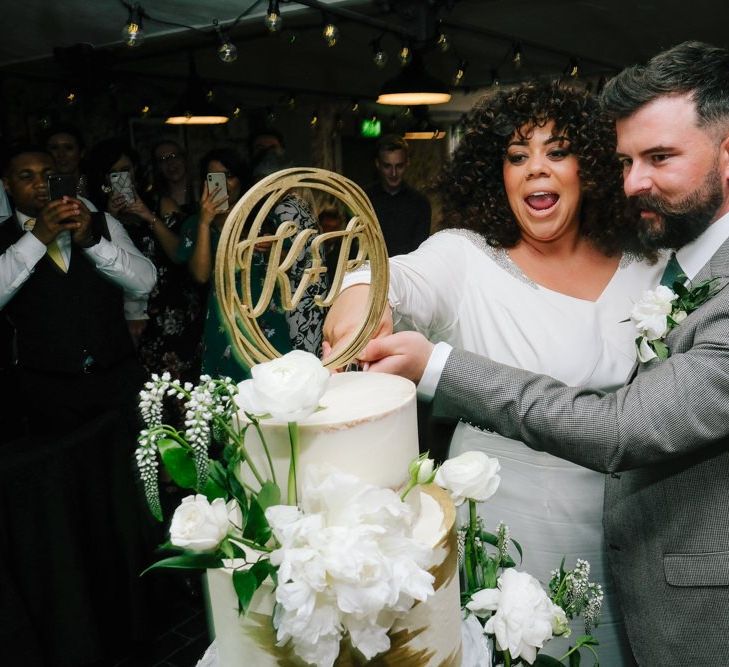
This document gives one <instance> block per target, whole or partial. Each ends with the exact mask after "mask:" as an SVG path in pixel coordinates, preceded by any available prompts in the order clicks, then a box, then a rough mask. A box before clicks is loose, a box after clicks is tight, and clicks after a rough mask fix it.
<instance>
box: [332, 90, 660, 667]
mask: <svg viewBox="0 0 729 667" xmlns="http://www.w3.org/2000/svg"><path fill="white" fill-rule="evenodd" d="M614 152H615V133H614V129H613V126H612V123H611V122H610V121H609V120H608V119H607V118H605V117H604V116H603V115H602V114H601V113H600V111H599V110H598V107H597V103H596V102H595V100H594V99H593V98H592V97H591V96H590V95H589V94H588V93H586V92H584V91H578V90H576V89H573V88H570V87H568V86H566V85H564V84H560V83H550V84H526V85H523V86H521V87H519V88H517V89H515V90H512V91H505V92H501V93H499V94H497V95H496V96H495V97H493V98H490V99H488V100H486V101H485V102H484V103H482V104H481V105H479V106H478V107H477V108H476V109H475V110H474V111H473V112H472V114H471V115H470V118H469V121H468V125H467V129H466V132H465V135H464V137H463V140H462V141H461V144H460V145H459V147H458V149H457V151H456V153H455V155H454V157H453V160H452V162H451V164H450V165H449V167H448V168H447V169H446V171H445V174H444V177H443V178H442V181H441V186H442V187H441V193H442V196H443V204H444V215H445V220H446V224H447V226H448V227H450V229H447V230H445V231H442V232H440V233H438V234H435V235H434V236H432V237H431V238H430V239H428V240H427V241H425V242H424V243H423V244H422V245H421V246H420V248H419V249H418V250H416V251H414V252H412V253H410V254H408V255H401V256H398V257H395V258H393V259H391V260H390V271H391V277H390V280H391V282H390V289H389V302H390V306H391V310H390V311H388V313H387V314H386V316H385V318H384V319H383V322H382V323H381V326H380V329H379V331H378V335H385V334H387V333H390V332H391V330H392V329H393V326H394V328H395V330H404V329H406V330H407V329H409V330H416V331H419V332H421V333H423V334H425V335H426V336H427V337H428V338H430V340H431V341H446V342H448V343H450V344H452V345H454V346H457V347H460V348H462V349H466V350H469V351H472V352H476V353H478V354H482V355H486V356H489V357H491V358H492V359H494V360H496V361H500V362H502V363H506V364H509V365H511V366H515V367H518V368H522V369H526V370H530V371H534V372H538V373H543V374H548V375H551V376H553V377H555V378H557V379H559V380H561V381H562V382H565V383H566V384H569V385H573V386H578V385H586V386H590V387H597V388H602V389H606V390H609V389H612V388H615V387H617V386H619V385H621V384H622V383H623V382H624V381H625V380H626V379H627V376H628V374H629V372H630V370H631V367H632V365H633V363H634V361H635V343H634V337H635V335H634V330H633V329H632V328H631V326H630V325H629V323H628V322H626V321H625V320H626V318H627V317H628V313H629V312H630V309H631V307H632V303H633V301H634V300H635V299H636V298H637V297H638V296H639V295H640V293H641V291H642V290H644V289H648V288H652V287H654V286H655V285H657V284H658V283H659V281H660V276H661V273H662V271H663V267H664V264H665V260H664V259H663V258H662V260H663V261H660V262H657V263H655V260H656V259H657V258H656V257H651V258H649V259H650V260H651V261H653V262H654V263H653V264H651V263H649V262H648V261H639V258H638V257H637V256H636V255H634V254H631V252H630V251H631V249H632V248H634V247H637V244H634V241H633V240H634V233H633V229H634V225H633V223H632V221H631V219H630V218H629V216H628V214H627V212H626V208H625V200H624V198H623V195H622V179H621V175H620V169H619V165H618V162H617V160H616V158H615V155H614ZM368 278H369V276H368V273H367V271H366V270H364V271H362V270H361V271H358V272H355V273H353V274H350V275H349V276H348V278H347V280H346V281H345V284H344V288H345V289H344V291H343V292H342V293H341V294H340V296H339V297H338V299H337V301H336V303H335V304H334V305H333V307H332V309H331V311H330V313H329V315H328V317H327V321H326V323H325V328H324V334H325V339H326V341H327V343H326V344H325V354H326V353H327V352H328V351H329V350H331V349H332V348H337V347H339V346H341V345H342V344H343V343H344V341H346V339H347V337H348V336H350V335H351V333H352V331H353V330H354V329H355V328H356V327H357V326H358V325H359V324H360V322H361V321H362V320H361V313H362V310H363V309H364V307H365V303H366V298H367V290H368V287H367V285H366V283H367V282H368ZM361 283H365V284H361ZM421 385H422V383H421ZM474 449H476V450H480V451H484V452H486V453H487V454H488V455H490V456H496V457H498V459H499V461H500V463H501V476H502V482H501V486H500V489H499V493H498V494H496V495H495V496H494V497H493V498H492V499H491V500H489V502H488V503H485V504H483V505H480V506H479V507H480V508H481V511H482V512H484V513H485V516H484V520H485V524H486V525H487V526H490V527H492V528H494V527H495V526H496V525H497V523H498V522H499V521H504V522H505V523H506V524H507V525H508V526H509V528H510V530H511V535H512V536H513V537H514V538H515V539H516V540H518V541H519V542H520V543H521V545H522V547H523V549H524V561H523V563H522V564H521V565H519V569H523V570H525V571H527V572H529V573H530V574H533V575H534V576H535V577H537V578H538V579H539V580H540V581H541V582H542V583H543V584H546V583H547V582H548V581H549V578H550V571H551V570H552V569H554V568H556V567H558V566H559V563H560V561H561V559H562V556H563V555H564V556H565V557H566V566H567V567H573V566H574V563H575V560H576V559H577V558H584V559H587V560H588V561H589V562H590V563H591V565H592V574H591V577H590V578H591V580H592V581H597V582H601V583H602V584H603V587H604V589H605V602H604V605H603V613H602V616H601V622H600V625H599V627H598V628H597V629H596V630H595V632H594V634H595V636H596V638H597V639H598V641H599V642H600V648H599V653H600V660H601V662H602V664H605V665H629V664H632V662H633V660H632V656H631V653H630V649H629V647H628V643H627V639H626V637H625V633H624V629H623V627H622V620H621V614H620V611H619V609H618V608H617V603H616V601H615V598H614V595H613V592H612V583H611V581H610V575H609V570H608V567H607V559H606V555H605V549H604V545H603V537H602V524H601V518H602V503H603V481H604V480H603V476H602V474H601V473H597V472H594V471H591V470H588V469H586V468H582V467H579V466H577V465H574V464H572V463H569V462H567V461H564V460H562V459H558V458H555V457H553V456H551V455H549V454H546V453H543V452H537V451H533V450H531V449H529V448H528V447H526V446H525V445H524V444H522V443H520V442H517V441H514V440H508V439H506V438H503V437H501V436H499V435H497V434H495V433H488V432H482V431H479V430H476V429H475V428H473V427H471V426H469V425H468V424H465V423H460V424H459V425H458V427H457V429H456V432H455V434H454V436H453V440H452V442H451V447H450V455H451V456H456V455H458V454H460V453H462V452H464V451H467V450H474ZM574 632H576V635H575V636H578V635H579V634H581V633H582V630H581V629H580V628H579V627H575V628H574ZM560 642H562V643H561V644H560ZM567 644H568V640H553V641H552V642H549V644H548V645H547V647H546V650H545V652H546V653H548V654H551V655H554V656H560V655H562V654H563V652H564V651H563V650H562V649H563V648H566V646H567Z"/></svg>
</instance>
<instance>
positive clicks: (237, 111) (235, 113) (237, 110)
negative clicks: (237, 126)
mask: <svg viewBox="0 0 729 667" xmlns="http://www.w3.org/2000/svg"><path fill="white" fill-rule="evenodd" d="M240 114H241V108H240V107H239V106H235V107H233V118H240Z"/></svg>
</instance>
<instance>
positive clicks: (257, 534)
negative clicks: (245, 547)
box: [243, 498, 271, 544]
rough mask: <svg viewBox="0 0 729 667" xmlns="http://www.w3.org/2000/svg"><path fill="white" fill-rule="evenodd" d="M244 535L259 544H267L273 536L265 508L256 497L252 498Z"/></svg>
mask: <svg viewBox="0 0 729 667" xmlns="http://www.w3.org/2000/svg"><path fill="white" fill-rule="evenodd" d="M243 537H245V538H246V539H248V540H251V541H253V542H256V543H257V544H266V542H268V540H269V538H270V537H271V527H270V526H269V525H268V521H267V520H266V515H265V514H264V513H263V509H262V508H261V506H260V504H259V503H258V500H256V499H255V498H251V505H250V508H249V510H248V517H247V520H246V522H245V528H244V529H243Z"/></svg>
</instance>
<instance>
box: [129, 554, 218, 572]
mask: <svg viewBox="0 0 729 667" xmlns="http://www.w3.org/2000/svg"><path fill="white" fill-rule="evenodd" d="M222 566H223V561H222V560H221V559H220V556H218V555H217V554H183V555H181V556H171V557H170V558H163V559H162V560H158V561H157V562H156V563H153V564H152V565H150V566H149V567H148V568H147V569H146V570H145V571H144V572H142V574H146V573H147V572H149V571H150V570H158V569H160V568H163V567H166V568H173V569H177V570H207V569H208V568H211V567H212V568H215V567H222Z"/></svg>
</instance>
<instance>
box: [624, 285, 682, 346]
mask: <svg viewBox="0 0 729 667" xmlns="http://www.w3.org/2000/svg"><path fill="white" fill-rule="evenodd" d="M677 298H678V295H677V294H676V293H675V292H674V291H673V290H672V289H669V288H668V287H666V286H665V285H659V286H658V287H656V289H654V290H647V291H645V292H643V296H642V297H641V299H640V301H638V303H636V304H635V306H633V310H631V311H630V319H631V320H632V321H633V323H634V324H635V326H636V328H637V329H638V333H640V334H642V335H643V336H645V337H646V338H647V339H648V340H657V339H658V338H663V336H665V335H666V333H668V315H670V314H671V310H672V309H673V302H674V301H675V300H676V299H677Z"/></svg>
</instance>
